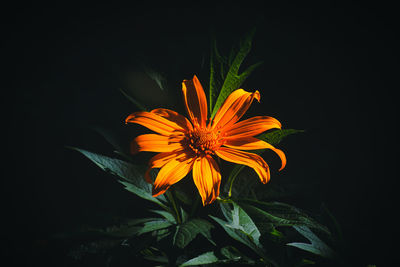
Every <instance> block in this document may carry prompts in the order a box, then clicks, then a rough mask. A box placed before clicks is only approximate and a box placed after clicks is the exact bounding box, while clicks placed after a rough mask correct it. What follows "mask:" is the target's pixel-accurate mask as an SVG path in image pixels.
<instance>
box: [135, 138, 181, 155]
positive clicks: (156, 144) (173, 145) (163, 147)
mask: <svg viewBox="0 0 400 267" xmlns="http://www.w3.org/2000/svg"><path fill="white" fill-rule="evenodd" d="M183 139H184V136H177V137H171V136H164V135H159V134H142V135H139V136H138V137H136V138H135V139H134V140H133V141H132V142H131V152H132V154H136V153H138V152H140V151H149V152H172V151H175V150H179V149H183V146H182V144H181V141H182V140H183Z"/></svg>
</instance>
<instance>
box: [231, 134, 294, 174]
mask: <svg viewBox="0 0 400 267" xmlns="http://www.w3.org/2000/svg"><path fill="white" fill-rule="evenodd" d="M224 146H227V147H230V148H234V149H240V150H256V149H271V150H272V151H274V152H275V153H276V154H277V155H278V156H279V158H280V159H281V162H282V165H281V168H280V169H279V170H282V169H283V168H285V166H286V156H285V153H283V151H282V150H280V149H277V148H275V147H274V146H272V145H271V144H269V143H267V142H265V141H263V140H260V139H257V138H255V137H243V138H238V139H229V140H226V141H225V143H224Z"/></svg>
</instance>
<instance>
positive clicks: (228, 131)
mask: <svg viewBox="0 0 400 267" xmlns="http://www.w3.org/2000/svg"><path fill="white" fill-rule="evenodd" d="M281 127H282V125H281V123H280V122H279V121H278V120H277V119H275V118H272V117H269V116H256V117H252V118H249V119H246V120H242V121H239V122H237V123H235V124H233V125H232V126H231V127H229V128H228V127H225V129H224V133H225V136H226V138H232V139H234V138H241V137H250V136H255V135H259V134H261V133H263V132H265V131H268V130H270V129H273V128H278V129H280V128H281Z"/></svg>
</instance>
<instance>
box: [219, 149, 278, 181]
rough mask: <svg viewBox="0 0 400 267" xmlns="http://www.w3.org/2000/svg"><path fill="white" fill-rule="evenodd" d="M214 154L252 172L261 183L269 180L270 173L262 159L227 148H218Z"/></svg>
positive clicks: (252, 154) (255, 155)
mask: <svg viewBox="0 0 400 267" xmlns="http://www.w3.org/2000/svg"><path fill="white" fill-rule="evenodd" d="M215 153H216V154H217V155H218V156H219V157H220V158H221V159H223V160H226V161H230V162H233V163H237V164H243V165H246V166H248V167H250V168H253V169H254V171H255V172H256V173H257V174H258V176H259V177H260V180H261V182H262V183H264V184H265V183H267V182H268V181H269V179H270V172H269V167H268V164H267V163H266V162H265V161H264V159H263V158H262V157H260V156H259V155H257V154H254V153H248V152H244V151H240V150H236V149H232V148H228V147H220V148H219V149H218V150H217V151H215Z"/></svg>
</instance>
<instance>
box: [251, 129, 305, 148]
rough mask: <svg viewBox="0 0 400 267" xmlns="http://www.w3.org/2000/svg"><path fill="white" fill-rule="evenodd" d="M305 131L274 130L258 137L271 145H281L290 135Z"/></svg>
mask: <svg viewBox="0 0 400 267" xmlns="http://www.w3.org/2000/svg"><path fill="white" fill-rule="evenodd" d="M302 132H304V130H296V129H282V130H274V131H270V132H266V133H264V134H261V135H259V136H257V138H258V139H261V140H263V141H265V142H267V143H270V144H271V145H277V144H279V143H280V142H281V141H282V139H283V138H285V137H286V136H288V135H291V134H295V133H302Z"/></svg>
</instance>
